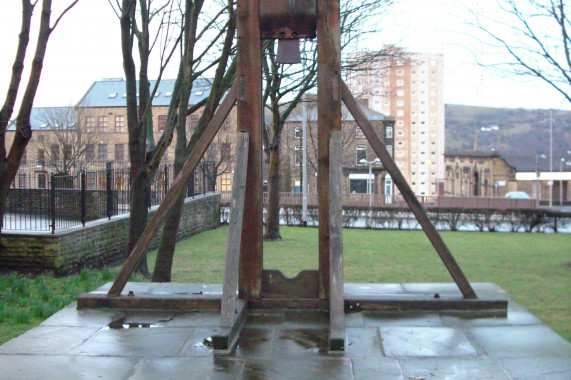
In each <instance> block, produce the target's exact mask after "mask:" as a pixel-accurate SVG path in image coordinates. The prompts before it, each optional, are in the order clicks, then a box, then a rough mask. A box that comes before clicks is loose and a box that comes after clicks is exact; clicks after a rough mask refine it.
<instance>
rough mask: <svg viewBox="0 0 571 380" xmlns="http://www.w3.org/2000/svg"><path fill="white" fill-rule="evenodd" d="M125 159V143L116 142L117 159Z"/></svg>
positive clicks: (120, 160)
mask: <svg viewBox="0 0 571 380" xmlns="http://www.w3.org/2000/svg"><path fill="white" fill-rule="evenodd" d="M124 160H125V145H123V144H115V161H117V162H122V161H124Z"/></svg>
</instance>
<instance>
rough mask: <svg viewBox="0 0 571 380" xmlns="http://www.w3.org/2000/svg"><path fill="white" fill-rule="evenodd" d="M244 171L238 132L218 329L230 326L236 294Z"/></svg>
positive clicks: (244, 142) (244, 145)
mask: <svg viewBox="0 0 571 380" xmlns="http://www.w3.org/2000/svg"><path fill="white" fill-rule="evenodd" d="M247 171H248V134H247V133H245V132H240V133H239V134H238V140H237V143H236V164H235V165H234V181H233V183H232V200H231V201H230V222H229V224H228V237H227V241H226V259H225V267H224V268H225V269H224V283H223V284H222V306H221V309H220V327H230V326H232V325H233V324H234V317H235V309H236V295H237V293H236V292H237V291H238V264H239V261H240V240H241V239H242V221H243V216H244V195H245V192H246V173H247Z"/></svg>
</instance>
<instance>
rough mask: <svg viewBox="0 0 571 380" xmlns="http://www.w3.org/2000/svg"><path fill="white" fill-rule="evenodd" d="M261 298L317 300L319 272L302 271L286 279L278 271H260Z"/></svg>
mask: <svg viewBox="0 0 571 380" xmlns="http://www.w3.org/2000/svg"><path fill="white" fill-rule="evenodd" d="M262 297H264V298H293V297H299V298H318V297H319V272H318V271H316V270H303V271H301V272H299V273H298V274H297V276H295V277H293V278H287V277H286V276H284V274H283V273H282V272H281V271H279V270H268V269H264V270H263V271H262Z"/></svg>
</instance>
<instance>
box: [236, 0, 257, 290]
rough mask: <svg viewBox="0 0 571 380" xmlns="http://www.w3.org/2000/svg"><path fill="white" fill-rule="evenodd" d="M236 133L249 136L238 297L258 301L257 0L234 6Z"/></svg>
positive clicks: (241, 2) (242, 2)
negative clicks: (236, 36) (237, 89)
mask: <svg viewBox="0 0 571 380" xmlns="http://www.w3.org/2000/svg"><path fill="white" fill-rule="evenodd" d="M236 13H237V16H238V17H237V29H238V46H237V66H236V71H237V77H236V78H237V80H238V83H239V91H238V92H239V95H238V131H244V132H248V134H249V137H250V139H249V144H250V148H249V153H248V174H247V178H246V198H245V202H246V205H248V207H246V208H245V209H244V225H243V226H242V240H241V243H240V244H241V245H240V271H239V276H238V288H239V294H240V297H241V298H258V297H260V293H261V288H262V263H263V262H262V260H263V256H262V244H263V225H262V224H263V209H262V47H261V40H260V0H238V3H237V10H236Z"/></svg>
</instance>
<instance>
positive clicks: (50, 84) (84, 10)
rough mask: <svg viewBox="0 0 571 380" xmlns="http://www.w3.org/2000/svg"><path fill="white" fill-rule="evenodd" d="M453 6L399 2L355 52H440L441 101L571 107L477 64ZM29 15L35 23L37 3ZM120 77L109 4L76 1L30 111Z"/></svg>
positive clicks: (3, 42) (6, 34)
mask: <svg viewBox="0 0 571 380" xmlns="http://www.w3.org/2000/svg"><path fill="white" fill-rule="evenodd" d="M4 3H5V4H3V7H2V8H3V9H2V12H1V13H0V36H1V37H0V48H1V51H2V52H3V57H2V59H1V60H0V94H1V96H2V99H4V96H5V93H6V90H7V86H8V81H9V79H10V73H11V65H12V62H13V57H14V54H15V50H16V44H17V38H18V32H19V29H20V17H21V6H20V2H19V1H15V0H10V1H4ZM6 3H7V4H6ZM66 3H69V0H67V1H64V0H54V12H53V14H58V13H59V10H60V9H61V8H62V7H63V6H64V4H66ZM458 3H459V2H458V1H454V0H431V1H426V0H397V1H396V4H395V5H394V6H393V7H392V8H391V10H390V12H389V14H388V15H386V16H384V18H383V19H382V20H379V22H380V23H382V24H383V28H384V29H383V33H382V34H380V35H378V36H376V37H375V38H374V39H369V40H363V41H360V45H361V46H360V47H361V48H369V49H374V48H375V45H374V44H378V46H379V47H380V46H382V45H383V44H385V43H397V44H399V45H400V46H403V47H405V48H406V49H407V50H409V51H411V52H429V53H442V54H443V57H444V71H445V76H444V101H445V103H452V104H466V105H475V106H490V107H523V108H565V109H569V108H571V107H570V106H569V105H568V104H566V102H565V101H564V100H563V97H562V96H560V95H558V94H557V93H556V92H555V91H554V90H553V89H551V88H550V87H549V86H548V85H546V84H544V83H542V82H540V81H538V80H531V79H529V78H521V77H518V78H516V77H510V76H507V77H506V76H504V77H502V76H501V75H499V74H498V73H497V72H495V71H493V70H490V69H487V68H483V67H480V66H478V65H477V63H476V59H480V60H483V59H485V58H486V56H489V55H490V54H491V52H490V51H489V48H488V47H487V46H486V45H485V44H483V43H480V42H479V40H478V39H477V38H474V33H475V31H474V29H472V28H470V27H469V26H468V25H467V23H466V21H467V20H468V18H469V17H468V15H467V13H466V12H465V9H463V8H462V6H459V5H458ZM460 3H462V2H460ZM473 4H476V6H477V9H476V10H477V11H478V12H482V13H483V14H486V15H488V16H489V15H490V14H495V13H494V12H495V10H494V8H493V4H494V0H480V1H478V2H475V3H473ZM35 16H36V17H35V19H34V21H36V24H37V23H38V22H39V18H38V16H39V5H38V9H36V12H35ZM36 31H37V27H36V28H35V29H34V30H33V34H32V36H31V45H32V43H33V40H35V38H36ZM30 47H33V46H30ZM32 56H33V49H31V50H29V52H28V58H31V57H32ZM27 67H29V62H28V65H27ZM153 74H155V73H151V77H153ZM175 75H176V69H175V68H172V69H171V70H169V71H167V72H166V73H165V75H164V77H165V78H174V77H175ZM123 76H124V74H123V67H122V61H121V50H120V41H119V22H118V19H117V17H116V16H115V14H114V13H113V11H112V10H111V8H110V6H109V4H108V2H107V1H104V0H98V1H94V0H80V2H79V3H78V5H77V6H76V7H75V8H74V9H73V10H72V11H71V12H70V13H69V14H68V15H66V16H65V17H64V19H63V20H62V21H61V23H60V25H58V27H57V29H56V30H55V32H54V34H53V35H52V37H51V38H50V41H49V44H48V49H47V54H46V59H45V62H44V70H43V73H42V79H41V82H40V87H39V90H38V93H37V96H36V101H35V106H58V105H69V104H74V103H76V102H77V101H78V100H79V99H80V98H81V96H82V95H83V94H84V93H85V92H86V91H87V90H88V88H89V86H90V85H91V84H92V83H93V82H94V81H97V80H100V79H102V78H112V77H117V78H120V77H123ZM26 77H27V76H26V75H24V78H26ZM21 92H23V88H22V90H21Z"/></svg>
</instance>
